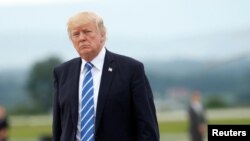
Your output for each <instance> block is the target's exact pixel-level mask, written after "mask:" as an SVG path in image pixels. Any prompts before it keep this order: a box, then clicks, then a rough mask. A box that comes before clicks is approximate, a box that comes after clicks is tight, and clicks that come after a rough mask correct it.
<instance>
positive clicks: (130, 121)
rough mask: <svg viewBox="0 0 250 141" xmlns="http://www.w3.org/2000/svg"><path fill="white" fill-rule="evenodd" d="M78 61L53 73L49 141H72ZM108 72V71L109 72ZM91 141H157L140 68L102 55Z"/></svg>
mask: <svg viewBox="0 0 250 141" xmlns="http://www.w3.org/2000/svg"><path fill="white" fill-rule="evenodd" d="M80 67H81V58H75V59H72V60H70V61H68V62H65V63H63V64H61V65H60V66H58V67H56V68H55V69H54V89H55V93H54V103H53V141H75V140H76V132H77V121H78V86H79V74H80ZM109 68H112V71H111V70H110V69H109ZM95 141H159V129H158V122H157V118H156V110H155V105H154V102H153V94H152V91H151V88H150V85H149V82H148V79H147V77H146V75H145V72H144V67H143V64H142V63H140V62H139V61H136V60H134V59H132V58H129V57H125V56H121V55H118V54H114V53H111V52H109V51H108V50H107V51H106V55H105V60H104V66H103V72H102V77H101V84H100V89H99V95H98V103H97V110H96V119H95Z"/></svg>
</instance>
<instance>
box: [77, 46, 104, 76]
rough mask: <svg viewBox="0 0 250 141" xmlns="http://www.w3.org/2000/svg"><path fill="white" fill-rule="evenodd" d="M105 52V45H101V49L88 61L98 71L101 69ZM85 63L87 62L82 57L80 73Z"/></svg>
mask: <svg viewBox="0 0 250 141" xmlns="http://www.w3.org/2000/svg"><path fill="white" fill-rule="evenodd" d="M105 54H106V49H105V47H103V48H102V49H101V51H100V52H99V53H98V55H97V56H96V57H95V58H94V59H93V60H92V61H90V62H91V64H92V65H93V67H95V68H96V69H97V70H100V71H101V70H102V67H103V63H104V58H105ZM86 63H87V62H86V61H85V60H84V59H82V66H81V73H82V72H83V70H84V66H85V64H86Z"/></svg>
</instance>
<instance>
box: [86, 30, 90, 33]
mask: <svg viewBox="0 0 250 141" xmlns="http://www.w3.org/2000/svg"><path fill="white" fill-rule="evenodd" d="M90 32H92V31H90V30H85V31H84V33H90Z"/></svg>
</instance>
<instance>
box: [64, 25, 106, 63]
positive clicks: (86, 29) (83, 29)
mask: <svg viewBox="0 0 250 141" xmlns="http://www.w3.org/2000/svg"><path fill="white" fill-rule="evenodd" d="M69 28H70V31H69V32H70V38H71V40H72V43H73V45H74V47H75V49H76V50H77V52H78V54H79V55H80V56H81V57H82V58H83V59H85V60H86V61H91V60H92V59H93V58H95V57H96V56H97V55H98V53H99V52H100V50H101V49H102V47H103V42H104V34H103V33H101V32H100V31H98V30H97V27H96V23H95V22H88V23H86V24H78V23H74V24H72V25H71V26H70V27H69Z"/></svg>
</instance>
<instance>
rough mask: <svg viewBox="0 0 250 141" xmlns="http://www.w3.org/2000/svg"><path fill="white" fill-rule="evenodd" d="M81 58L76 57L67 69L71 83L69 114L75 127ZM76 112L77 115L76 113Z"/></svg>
mask: <svg viewBox="0 0 250 141" xmlns="http://www.w3.org/2000/svg"><path fill="white" fill-rule="evenodd" d="M81 63H82V61H81V58H78V59H77V60H76V61H75V62H74V63H73V64H72V66H71V68H70V69H69V71H70V72H68V73H69V74H70V75H71V76H70V78H71V79H70V83H71V87H70V89H71V91H72V93H71V97H72V99H71V100H72V101H71V105H72V106H71V115H73V116H72V122H73V125H74V127H77V121H78V103H79V102H78V97H79V95H78V93H79V75H80V70H81ZM76 113H77V115H76Z"/></svg>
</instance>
